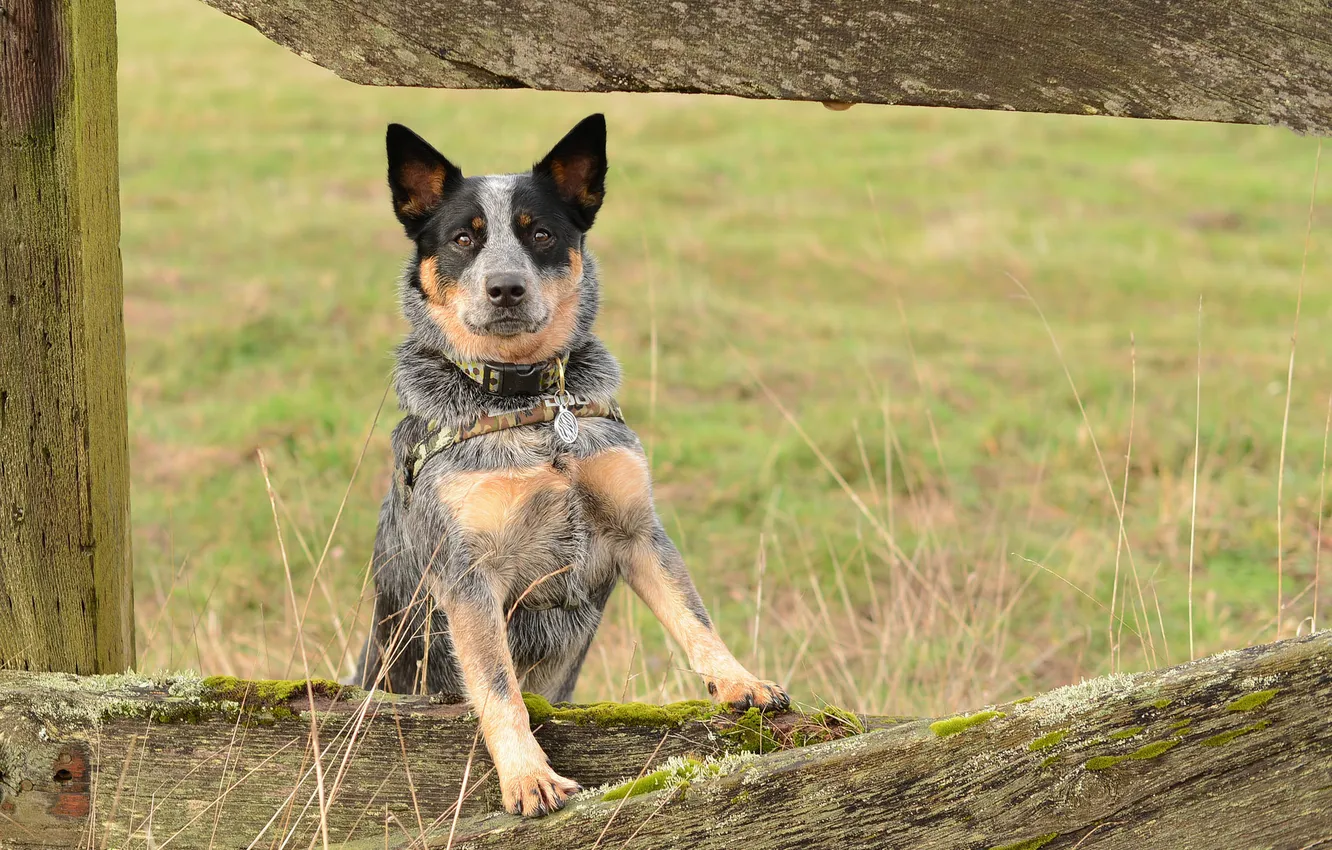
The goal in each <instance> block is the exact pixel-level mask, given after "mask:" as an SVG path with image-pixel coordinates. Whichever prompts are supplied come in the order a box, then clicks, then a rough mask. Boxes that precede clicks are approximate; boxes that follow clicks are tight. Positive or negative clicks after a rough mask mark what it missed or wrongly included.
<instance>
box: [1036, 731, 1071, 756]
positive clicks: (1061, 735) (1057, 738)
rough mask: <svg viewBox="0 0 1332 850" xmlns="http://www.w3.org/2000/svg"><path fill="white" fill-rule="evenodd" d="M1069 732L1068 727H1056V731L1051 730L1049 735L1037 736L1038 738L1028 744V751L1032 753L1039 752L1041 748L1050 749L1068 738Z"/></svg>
mask: <svg viewBox="0 0 1332 850" xmlns="http://www.w3.org/2000/svg"><path fill="white" fill-rule="evenodd" d="M1068 732H1069V730H1067V729H1056V730H1055V731H1053V732H1051V733H1050V734H1048V735H1042V736H1041V737H1039V738H1037V739H1036V740H1034V741H1032V742H1031V743H1030V744H1028V745H1027V751H1028V752H1032V753H1038V752H1040V751H1041V750H1048V749H1049V748H1050V747H1053V746H1055V745H1057V744H1059V743H1061V742H1062V741H1063V740H1064V739H1065V738H1067V737H1068Z"/></svg>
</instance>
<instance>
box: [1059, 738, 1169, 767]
mask: <svg viewBox="0 0 1332 850" xmlns="http://www.w3.org/2000/svg"><path fill="white" fill-rule="evenodd" d="M1180 740H1181V739H1179V738H1167V739H1166V740H1164V741H1154V742H1152V743H1150V744H1144V745H1142V746H1141V747H1138V749H1136V750H1134V751H1133V752H1131V753H1128V754H1127V755H1122V756H1093V757H1092V758H1089V759H1087V761H1086V762H1085V763H1083V765H1082V766H1083V767H1085V768H1087V769H1088V770H1108V769H1109V768H1112V767H1114V766H1115V765H1117V764H1119V763H1120V762H1122V761H1128V760H1130V759H1131V760H1133V761H1146V760H1148V759H1154V758H1157V757H1158V756H1163V755H1165V754H1166V753H1168V752H1170V751H1171V750H1173V749H1174V748H1175V747H1177V746H1179V743H1180Z"/></svg>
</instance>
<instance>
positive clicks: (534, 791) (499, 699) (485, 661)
mask: <svg viewBox="0 0 1332 850" xmlns="http://www.w3.org/2000/svg"><path fill="white" fill-rule="evenodd" d="M442 584H443V582H442V580H441V581H440V582H437V587H436V588H435V596H436V599H437V601H438V603H439V604H440V605H441V607H443V609H444V612H445V614H446V616H447V617H448V620H449V634H450V637H451V638H452V641H453V649H454V652H455V654H456V655H457V657H458V663H459V666H460V667H461V668H462V674H463V681H464V682H465V683H466V685H467V696H468V698H469V699H471V701H472V706H473V707H474V708H475V709H476V712H477V715H478V716H479V718H480V725H481V734H482V736H483V737H484V738H485V741H486V749H487V750H489V752H490V759H491V761H493V762H494V763H495V769H496V771H497V772H498V773H499V781H500V790H501V792H502V794H503V797H504V808H506V809H508V810H509V811H510V812H513V813H514V814H520V815H526V816H528V817H538V816H540V815H544V814H546V813H547V812H553V811H555V810H556V809H558V808H560V807H562V806H563V805H564V802H565V800H567V799H568V798H569V797H570V796H571V795H573V794H575V793H577V792H578V791H579V790H580V789H579V786H578V783H576V782H573V781H572V780H569V779H565V778H564V777H563V776H560V775H559V774H558V773H556V772H555V771H554V770H552V769H551V767H550V764H549V762H547V760H546V754H545V753H544V752H543V751H542V749H541V745H540V744H538V743H537V741H536V738H535V737H534V736H533V735H532V730H531V726H530V725H529V721H528V717H527V706H525V705H524V704H523V695H522V693H521V692H520V691H519V689H518V677H517V676H516V675H515V672H514V668H513V659H512V658H511V657H510V655H509V645H508V641H507V639H506V637H505V624H504V617H503V614H502V611H501V607H500V603H499V601H498V600H497V599H496V598H495V596H494V593H493V591H492V590H491V589H490V587H489V586H488V585H486V584H485V583H484V582H483V581H481V580H480V579H478V578H476V577H475V576H474V575H473V576H464V577H462V578H461V579H460V580H459V581H458V582H457V585H458V586H455V587H443V586H440V585H442Z"/></svg>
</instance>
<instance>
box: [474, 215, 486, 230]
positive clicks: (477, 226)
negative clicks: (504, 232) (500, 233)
mask: <svg viewBox="0 0 1332 850" xmlns="http://www.w3.org/2000/svg"><path fill="white" fill-rule="evenodd" d="M485 227H486V220H485V219H484V218H482V217H481V216H477V217H476V218H474V219H472V229H473V230H484V229H485Z"/></svg>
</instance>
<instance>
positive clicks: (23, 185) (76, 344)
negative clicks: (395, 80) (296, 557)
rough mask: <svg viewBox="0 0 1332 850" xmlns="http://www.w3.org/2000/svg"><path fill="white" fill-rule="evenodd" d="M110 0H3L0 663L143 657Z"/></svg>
mask: <svg viewBox="0 0 1332 850" xmlns="http://www.w3.org/2000/svg"><path fill="white" fill-rule="evenodd" d="M115 74H116V30H115V4H114V2H113V1H112V0H62V1H61V2H44V1H43V0H12V1H11V0H7V2H5V3H4V4H3V6H0V199H2V200H0V293H2V294H0V299H3V300H2V301H0V529H2V531H0V666H8V667H18V668H20V669H29V670H68V671H74V672H79V673H98V672H112V671H118V670H124V669H125V668H126V667H129V666H130V665H131V664H132V663H133V660H134V618H133V616H132V614H131V608H132V599H133V596H132V591H131V584H130V525H129V465H128V455H129V448H128V438H127V435H126V428H127V426H126V410H125V334H124V328H123V323H122V312H123V305H122V296H121V281H120V245H119V242H120V197H119V189H118V186H117V169H118V166H117V161H116V90H115Z"/></svg>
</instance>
